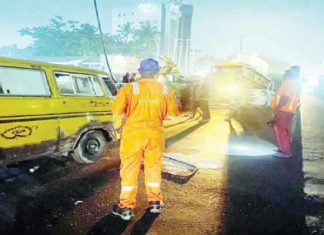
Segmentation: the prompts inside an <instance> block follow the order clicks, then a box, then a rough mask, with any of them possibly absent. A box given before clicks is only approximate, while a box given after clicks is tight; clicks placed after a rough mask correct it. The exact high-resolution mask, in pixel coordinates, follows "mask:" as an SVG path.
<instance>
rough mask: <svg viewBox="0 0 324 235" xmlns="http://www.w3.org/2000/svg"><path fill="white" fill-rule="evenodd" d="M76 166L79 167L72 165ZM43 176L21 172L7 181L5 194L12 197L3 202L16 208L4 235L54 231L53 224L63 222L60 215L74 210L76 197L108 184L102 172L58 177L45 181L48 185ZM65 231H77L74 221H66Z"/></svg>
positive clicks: (67, 232)
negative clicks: (67, 222) (10, 180)
mask: <svg viewBox="0 0 324 235" xmlns="http://www.w3.org/2000/svg"><path fill="white" fill-rule="evenodd" d="M50 166H51V167H53V165H51V164H50ZM44 167H45V166H44ZM76 169H78V168H72V170H76ZM43 170H44V169H43ZM62 170H64V169H62ZM69 170H71V169H68V171H69ZM79 170H80V169H79ZM66 173H67V172H66ZM69 173H73V172H68V174H69ZM58 175H60V174H58ZM42 176H43V174H40V175H37V174H34V175H33V174H28V173H27V172H24V171H22V173H21V174H20V175H19V176H17V177H16V178H15V179H14V181H12V182H9V183H7V184H6V188H5V189H6V194H7V195H8V197H10V200H11V201H9V202H6V203H7V205H10V206H11V207H13V208H15V210H14V211H13V212H14V215H15V218H14V223H13V224H12V225H11V226H9V227H8V228H7V229H6V231H5V232H6V233H5V234H11V235H14V234H19V235H23V234H33V235H35V234H53V227H55V226H56V225H57V224H58V223H62V221H60V218H61V217H62V215H64V214H66V213H69V212H70V211H73V210H74V209H75V202H76V201H77V200H84V199H86V198H88V197H90V196H91V195H93V194H94V192H95V191H96V190H97V189H98V188H99V187H101V186H102V185H104V184H106V183H107V176H106V175H105V174H102V173H96V174H89V175H86V176H82V177H63V178H60V177H58V178H57V179H56V180H55V178H54V179H53V180H52V181H50V182H48V181H47V184H44V180H43V179H42ZM64 231H65V234H78V232H77V231H76V228H75V227H74V226H73V224H66V227H65V228H64Z"/></svg>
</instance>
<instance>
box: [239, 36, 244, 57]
mask: <svg viewBox="0 0 324 235" xmlns="http://www.w3.org/2000/svg"><path fill="white" fill-rule="evenodd" d="M243 39H244V36H241V39H240V54H242V52H243Z"/></svg>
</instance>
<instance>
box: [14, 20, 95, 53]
mask: <svg viewBox="0 0 324 235" xmlns="http://www.w3.org/2000/svg"><path fill="white" fill-rule="evenodd" d="M19 32H20V34H21V35H22V36H24V35H28V36H31V37H32V38H33V39H34V42H33V43H32V45H31V46H30V48H32V49H33V50H34V51H35V55H37V56H48V57H53V56H84V55H87V56H90V55H99V47H98V40H99V35H98V32H97V29H96V27H94V26H92V25H90V24H80V23H79V22H77V21H65V20H64V19H63V18H62V17H60V16H56V17H55V18H54V19H51V20H50V23H49V24H48V25H45V26H37V27H33V28H23V29H21V30H19Z"/></svg>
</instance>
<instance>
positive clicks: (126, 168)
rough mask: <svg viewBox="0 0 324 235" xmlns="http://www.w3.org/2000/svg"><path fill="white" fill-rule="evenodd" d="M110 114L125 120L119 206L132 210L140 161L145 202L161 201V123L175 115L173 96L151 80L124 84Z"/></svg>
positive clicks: (122, 139) (162, 131)
mask: <svg viewBox="0 0 324 235" xmlns="http://www.w3.org/2000/svg"><path fill="white" fill-rule="evenodd" d="M113 114H114V115H117V116H118V115H124V117H125V126H124V129H123V132H122V135H121V146H120V158H121V171H120V175H121V193H120V201H119V207H121V208H134V207H135V204H136V194H137V181H138V175H139V171H140V167H141V160H142V159H143V158H144V173H145V187H146V193H147V199H148V201H149V202H153V201H161V200H162V193H161V188H160V185H161V174H162V153H163V151H164V130H163V120H164V119H166V118H167V116H177V115H178V114H179V111H178V107H177V103H176V98H175V95H174V93H173V92H172V91H168V90H167V89H166V87H164V86H163V85H162V84H160V83H159V82H158V81H156V80H154V79H142V80H139V81H138V82H136V83H132V84H127V85H126V86H124V87H123V88H121V89H120V91H119V92H118V94H117V98H116V100H115V102H114V104H113Z"/></svg>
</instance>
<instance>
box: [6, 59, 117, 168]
mask: <svg viewBox="0 0 324 235" xmlns="http://www.w3.org/2000/svg"><path fill="white" fill-rule="evenodd" d="M104 83H105V84H106V85H107V86H106V85H105V84H104ZM107 87H108V88H109V89H107ZM116 92H117V90H116V88H115V87H114V83H113V81H111V79H110V77H109V75H108V74H107V73H105V72H103V71H97V70H91V69H84V68H78V67H72V66H65V65H56V64H49V63H41V62H33V61H24V60H16V59H9V58H3V57H0V107H1V109H0V163H1V164H9V163H13V162H18V161H22V160H26V159H31V158H37V157H40V156H48V155H50V156H51V155H54V156H55V155H57V156H68V155H71V156H72V157H73V158H74V159H75V160H76V161H78V162H82V163H91V162H93V161H95V160H97V159H98V158H100V157H101V156H102V155H103V154H104V153H105V152H106V149H107V147H108V142H110V141H114V140H115V139H116V138H117V137H116V132H115V128H114V124H113V118H112V112H111V109H112V102H113V97H114V95H115V94H116Z"/></svg>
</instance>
